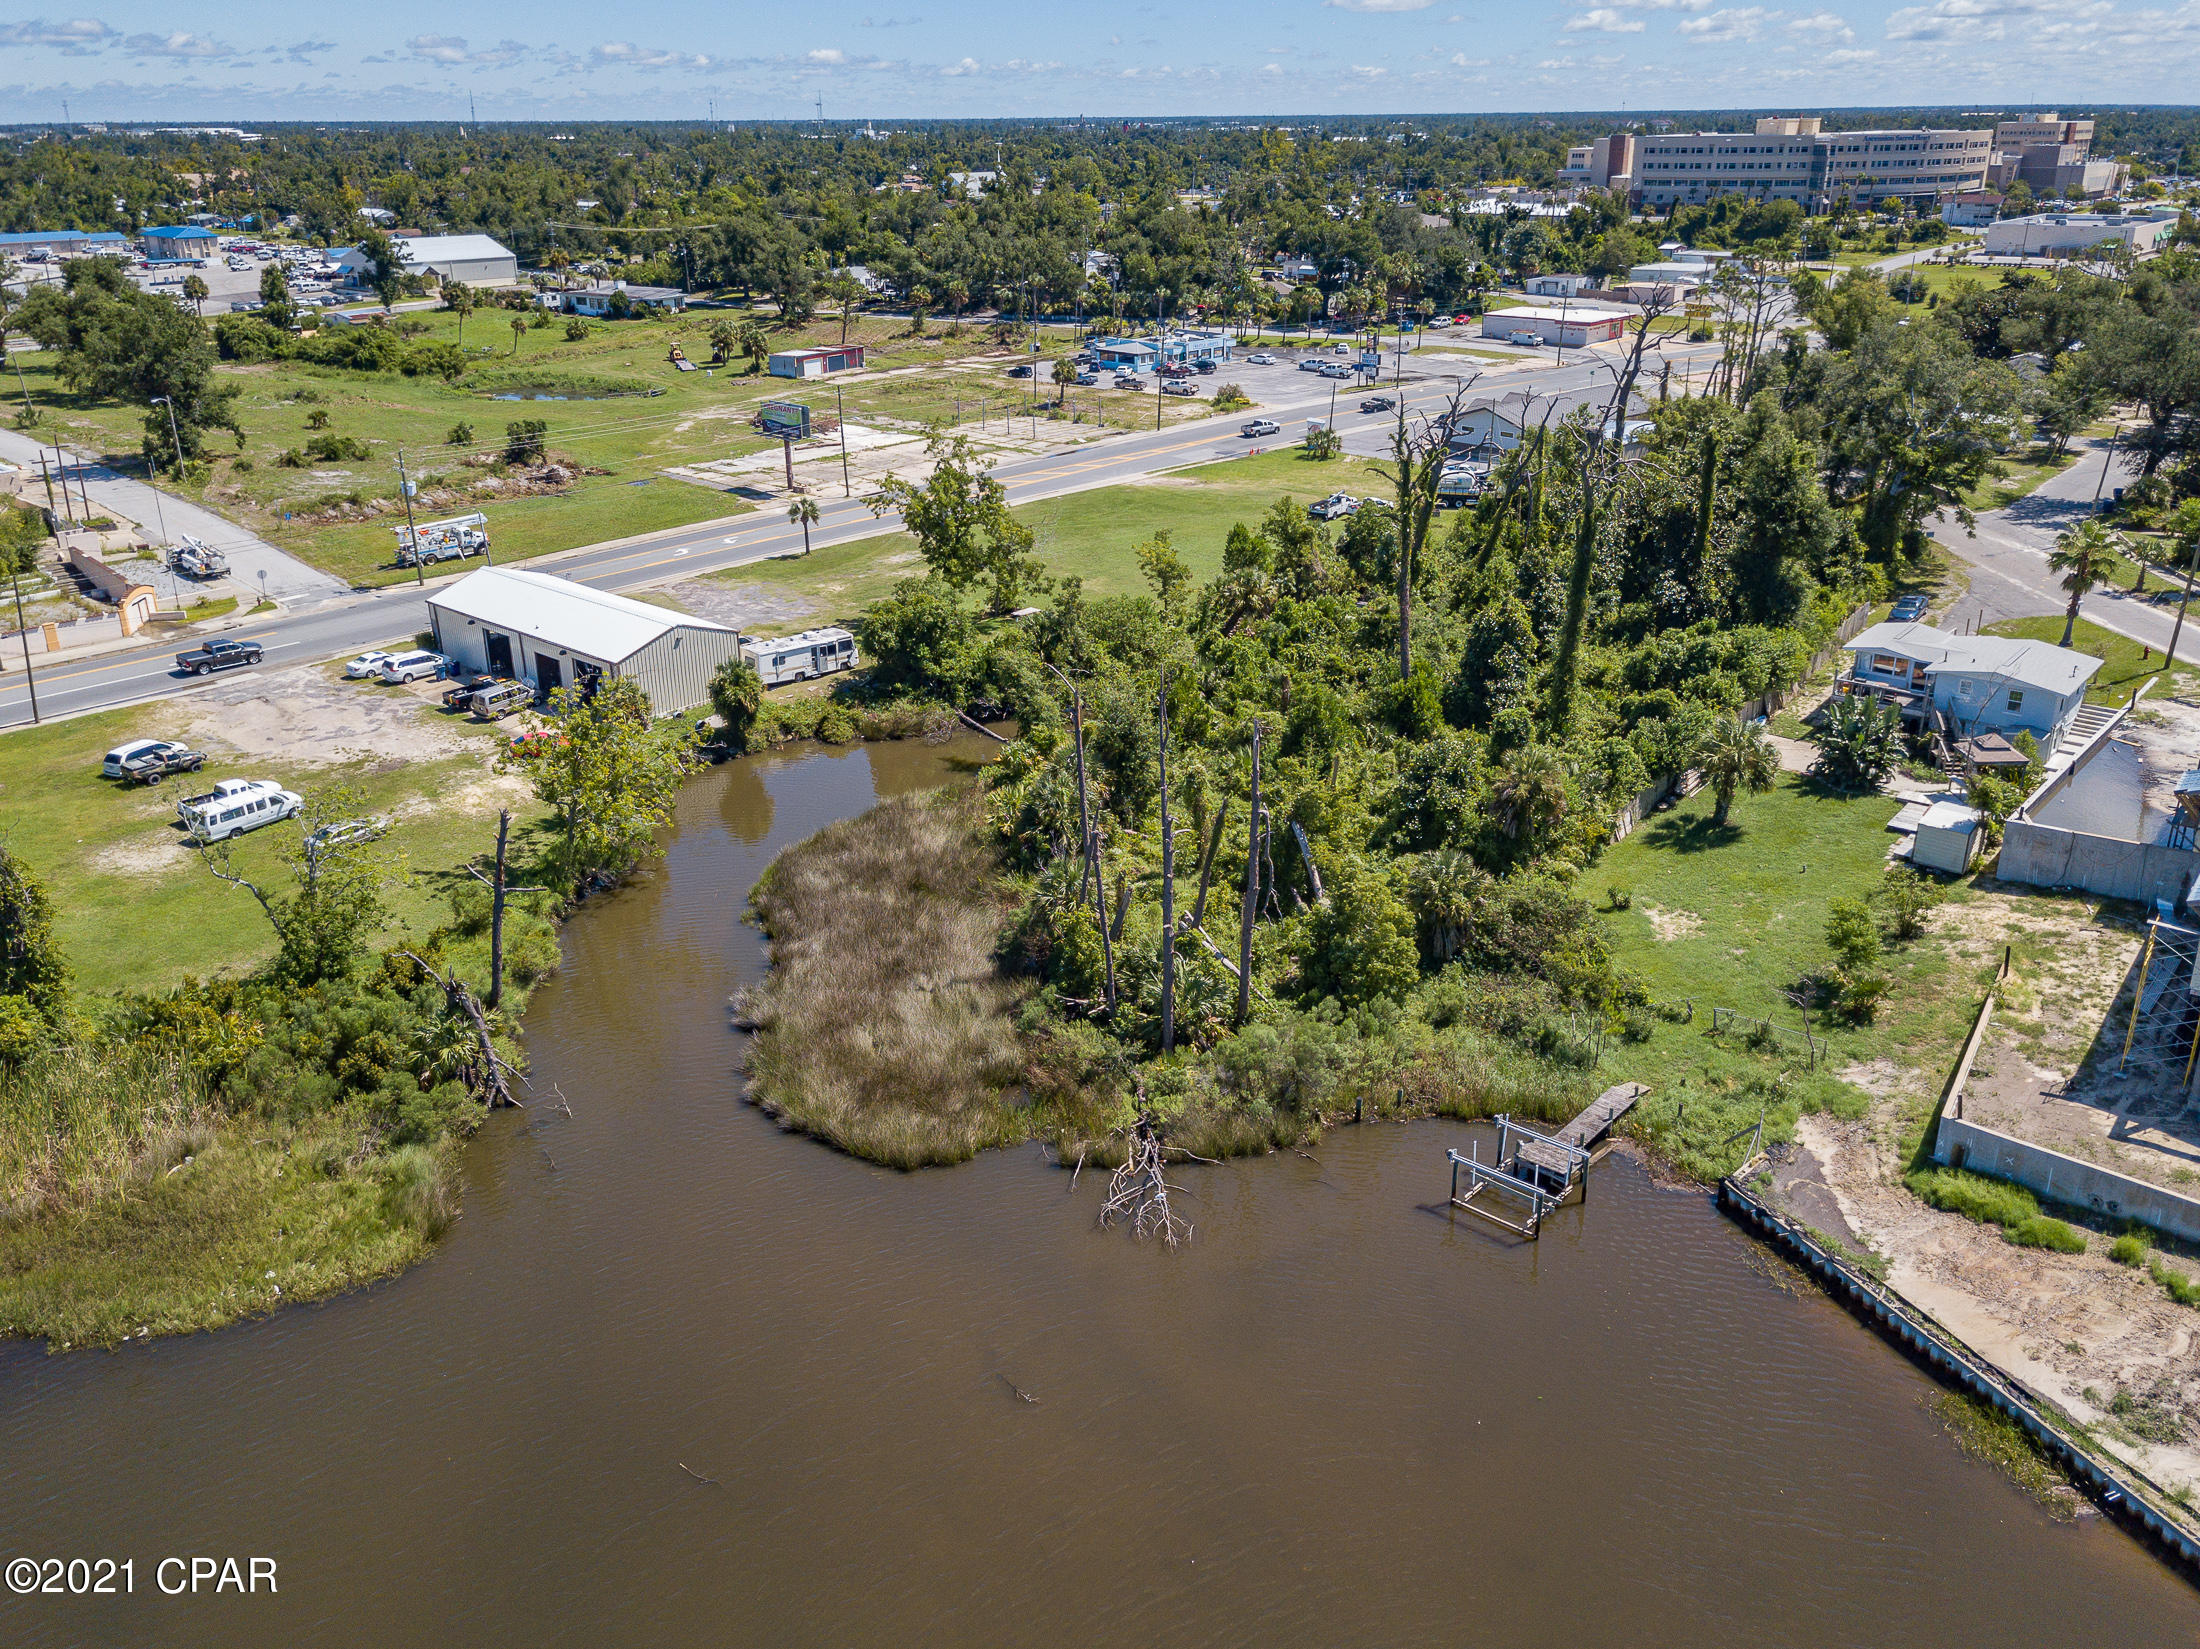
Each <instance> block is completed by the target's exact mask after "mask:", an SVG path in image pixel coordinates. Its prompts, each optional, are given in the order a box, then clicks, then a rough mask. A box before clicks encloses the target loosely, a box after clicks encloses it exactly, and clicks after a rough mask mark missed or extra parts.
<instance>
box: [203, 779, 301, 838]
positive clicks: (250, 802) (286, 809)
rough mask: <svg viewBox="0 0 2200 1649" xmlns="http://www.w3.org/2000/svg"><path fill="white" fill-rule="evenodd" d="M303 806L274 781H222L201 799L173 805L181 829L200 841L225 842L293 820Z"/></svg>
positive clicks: (289, 792)
mask: <svg viewBox="0 0 2200 1649" xmlns="http://www.w3.org/2000/svg"><path fill="white" fill-rule="evenodd" d="M304 806H305V803H304V802H302V801H300V800H299V798H298V796H297V794H296V793H295V792H293V791H289V790H285V789H284V788H283V787H282V786H281V785H279V784H277V783H276V782H275V781H274V780H273V779H224V780H222V781H221V783H219V784H217V785H216V786H214V788H213V789H212V790H209V791H208V792H207V793H206V794H205V795H203V796H192V797H190V798H188V799H187V800H184V801H180V802H178V803H176V816H177V817H178V818H180V819H182V820H183V827H184V829H186V830H188V831H189V832H190V833H191V835H192V836H193V837H194V838H195V839H196V840H198V841H201V842H221V841H227V840H228V839H229V838H230V837H232V836H242V835H243V834H244V833H245V832H246V831H248V830H257V829H259V828H260V826H262V825H270V824H273V823H274V822H275V821H276V820H277V819H289V818H295V817H296V816H297V814H298V812H299V810H300V809H301V808H303V807H304Z"/></svg>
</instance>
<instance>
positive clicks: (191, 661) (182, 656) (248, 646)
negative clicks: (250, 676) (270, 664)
mask: <svg viewBox="0 0 2200 1649" xmlns="http://www.w3.org/2000/svg"><path fill="white" fill-rule="evenodd" d="M266 657H267V654H266V653H265V652H263V651H262V650H261V648H260V644H259V643H258V642H256V641H210V642H208V643H207V644H206V645H205V646H204V647H194V648H192V649H191V651H189V652H188V653H178V654H177V655H176V668H177V669H179V670H188V671H190V672H191V674H193V675H194V676H204V675H211V674H212V673H213V672H214V671H216V670H233V669H235V668H236V667H237V666H238V665H240V664H258V663H259V662H260V661H261V660H262V659H264V658H266Z"/></svg>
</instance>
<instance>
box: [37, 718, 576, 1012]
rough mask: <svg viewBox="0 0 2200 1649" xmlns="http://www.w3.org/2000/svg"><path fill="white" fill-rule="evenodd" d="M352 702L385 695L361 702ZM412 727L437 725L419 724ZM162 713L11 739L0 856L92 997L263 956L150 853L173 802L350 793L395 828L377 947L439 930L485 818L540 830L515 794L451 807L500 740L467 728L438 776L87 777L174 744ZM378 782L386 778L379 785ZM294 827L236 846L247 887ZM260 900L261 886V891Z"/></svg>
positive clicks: (235, 919) (237, 896)
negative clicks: (246, 781)
mask: <svg viewBox="0 0 2200 1649" xmlns="http://www.w3.org/2000/svg"><path fill="white" fill-rule="evenodd" d="M357 690H358V691H360V692H363V693H371V692H388V693H396V692H398V691H400V689H396V688H375V687H369V686H360V687H359V688H358V689H357ZM422 713H423V714H425V715H430V716H439V715H440V714H441V713H440V712H439V711H437V710H434V709H432V708H426V707H424V708H423V712H422ZM176 721H177V716H176V709H175V706H173V705H167V704H150V705H138V706H133V707H130V708H127V709H121V710H111V711H107V712H105V713H104V714H101V715H96V716H84V717H80V718H77V719H76V720H73V721H64V722H55V723H51V724H49V725H47V726H45V727H38V728H28V729H23V730H19V731H16V732H11V733H9V734H8V735H7V739H6V745H5V748H6V752H7V760H6V763H5V767H4V774H5V776H4V777H0V840H4V841H5V842H6V843H7V845H8V847H9V849H10V851H12V852H14V853H15V854H17V855H18V856H19V857H21V858H22V859H23V860H24V861H25V862H26V863H27V864H28V865H29V866H30V868H31V869H32V871H33V872H34V873H35V874H36V875H37V876H38V878H39V879H40V881H42V882H43V883H44V884H45V887H46V891H47V893H48V894H49V895H50V896H51V898H52V900H53V903H54V909H55V919H56V925H57V927H58V930H59V933H60V936H61V942H62V945H63V948H64V949H65V950H66V951H67V953H68V956H69V959H70V962H71V964H72V965H73V966H74V967H75V969H76V976H77V982H78V984H79V985H80V986H81V987H82V988H84V989H86V990H89V991H93V992H103V991H115V990H123V989H157V988H162V987H165V986H168V985H172V984H174V983H175V982H177V981H178V980H179V979H181V978H182V977H183V976H184V975H185V974H197V975H200V976H206V975H211V974H219V973H242V972H244V971H246V970H248V969H249V968H251V967H252V966H254V965H255V964H257V963H258V962H260V961H261V960H263V959H264V958H265V957H267V956H269V955H271V954H272V953H273V951H274V937H273V934H272V932H271V930H270V929H269V927H268V924H267V919H266V917H265V916H263V915H262V914H261V912H260V909H259V906H258V905H257V904H255V903H254V902H253V899H252V896H251V895H250V894H248V893H246V892H244V891H243V890H242V889H238V888H232V887H230V886H228V885H227V884H225V883H222V882H218V881H216V880H215V879H214V877H213V876H212V875H211V874H209V873H208V872H207V871H206V870H205V869H203V868H202V867H201V866H200V864H199V863H198V856H197V853H196V852H195V851H194V850H191V849H188V848H183V849H177V850H173V851H172V852H163V851H161V850H162V848H163V846H164V844H165V843H166V842H167V841H168V840H170V839H171V838H174V837H175V836H176V834H177V833H176V832H175V831H174V830H173V829H172V825H173V821H174V818H175V802H176V799H177V798H178V797H180V796H186V795H196V794H198V793H200V792H201V791H204V790H206V789H208V788H210V787H211V785H212V784H213V782H214V781H215V780H217V779H224V778H267V779H279V780H281V781H282V782H283V783H284V784H285V785H286V786H287V787H289V788H290V789H292V790H295V791H297V792H298V793H299V794H301V795H303V796H306V797H307V798H308V799H309V800H310V799H311V797H312V795H313V794H314V792H316V791H317V790H320V789H322V788H324V787H327V786H330V785H335V784H350V785H354V786H356V787H357V788H358V789H359V790H360V791H361V792H362V793H363V794H364V796H365V798H366V805H367V808H368V810H369V811H370V812H374V813H378V814H387V815H393V816H394V817H395V821H396V822H395V824H394V825H393V827H392V829H391V830H390V833H389V835H388V836H387V837H386V838H385V847H386V848H387V850H388V852H389V855H390V858H391V862H392V868H393V870H394V871H395V875H394V877H393V880H392V882H391V884H390V886H389V887H388V889H387V890H386V897H387V900H388V903H389V909H390V919H391V920H390V928H389V930H387V931H386V932H385V933H384V934H382V935H380V936H378V937H377V939H376V940H375V941H374V942H375V943H377V944H389V943H393V942H395V940H396V938H397V935H398V934H399V932H401V931H422V930H425V929H426V928H429V927H432V926H434V925H436V924H437V923H439V922H441V921H443V920H445V919H446V917H447V914H448V905H447V903H446V891H447V889H448V887H449V885H450V883H451V881H452V877H453V872H452V869H451V867H453V866H454V865H457V864H459V863H461V862H462V861H463V860H465V859H466V858H467V857H468V856H470V855H474V854H479V853H482V852H485V851H490V852H493V850H494V845H495V840H496V812H495V809H496V806H497V805H498V803H499V801H502V802H503V803H504V804H505V805H509V806H511V807H512V810H513V813H514V817H515V820H516V821H522V822H524V824H525V825H526V826H528V827H531V826H532V825H533V823H534V821H535V820H536V819H538V818H539V817H540V814H541V810H540V808H539V807H538V806H537V804H536V803H535V802H534V801H533V800H532V799H531V798H530V797H528V796H526V795H525V794H524V793H521V794H519V795H516V796H505V795H502V794H501V792H500V793H499V794H498V796H497V798H496V799H492V800H489V801H488V802H487V803H486V809H487V810H486V811H483V810H482V804H481V802H480V801H479V799H478V793H477V797H476V798H474V799H472V805H468V803H467V802H463V801H462V802H458V803H455V804H454V801H453V799H452V798H453V792H456V791H460V790H462V789H464V788H466V787H468V786H471V785H478V784H479V783H480V782H481V781H482V780H484V779H485V778H487V777H488V773H487V768H486V762H487V759H488V757H489V756H490V754H491V753H492V751H493V750H494V749H495V747H496V740H497V738H498V734H497V733H496V732H495V731H494V730H492V729H487V728H482V729H478V730H472V728H471V724H469V723H465V722H459V723H456V724H455V725H458V726H461V727H467V728H469V730H470V736H471V737H472V739H473V742H474V743H476V744H477V745H478V746H479V753H478V754H474V753H461V754H458V755H453V756H447V757H444V758H442V759H441V760H437V761H430V762H414V763H401V764H388V763H379V762H373V761H361V762H356V763H351V764H347V765H343V766H334V767H310V768H308V767H302V766H293V765H288V764H285V763H283V762H280V761H269V760H266V759H264V758H242V759H238V760H234V761H230V760H220V761H212V762H209V763H208V764H207V766H206V768H205V770H204V771H203V772H200V773H196V774H187V775H183V776H181V777H178V778H173V779H168V780H164V781H163V782H161V783H160V784H157V785H153V786H151V787H149V788H146V789H137V788H132V789H129V790H124V789H121V788H119V787H118V786H117V785H115V784H114V783H113V782H111V781H109V780H107V779H104V778H102V777H100V775H99V760H100V756H101V755H102V754H103V753H104V752H105V751H107V750H110V749H112V748H113V747H114V746H116V745H118V744H121V743H123V742H125V741H126V740H129V739H133V738H150V737H161V736H173V735H174V732H175V728H176ZM384 767H386V768H387V769H388V770H387V771H378V769H380V768H384ZM296 833H297V827H296V826H295V825H290V824H277V825H273V826H270V827H268V828H267V829H265V830H260V831H256V832H254V833H253V834H252V835H250V836H246V837H241V838H239V839H238V848H237V854H236V858H237V864H238V868H239V869H240V870H241V871H242V872H243V873H244V874H245V875H247V876H251V877H254V878H255V879H257V878H258V877H260V876H262V875H266V876H270V877H276V878H280V877H281V875H282V874H283V873H282V870H281V867H280V865H279V863H278V855H277V849H278V846H279V845H280V844H281V843H282V842H283V841H284V840H286V839H287V840H291V841H295V840H296ZM262 885H267V884H264V883H263V884H262Z"/></svg>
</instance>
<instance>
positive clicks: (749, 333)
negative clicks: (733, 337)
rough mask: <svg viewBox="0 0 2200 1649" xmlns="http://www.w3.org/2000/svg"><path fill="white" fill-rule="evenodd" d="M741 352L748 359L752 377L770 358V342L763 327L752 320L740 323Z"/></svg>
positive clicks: (762, 368) (761, 369) (760, 370)
mask: <svg viewBox="0 0 2200 1649" xmlns="http://www.w3.org/2000/svg"><path fill="white" fill-rule="evenodd" d="M741 353H742V354H743V355H744V356H745V357H747V359H748V363H749V374H750V376H752V377H753V376H755V375H756V374H757V373H759V372H762V371H763V370H764V363H765V362H766V361H768V360H770V359H771V353H772V346H771V342H770V340H769V339H767V338H766V337H765V336H764V329H763V327H761V326H759V325H758V324H757V323H756V322H754V321H743V322H742V323H741Z"/></svg>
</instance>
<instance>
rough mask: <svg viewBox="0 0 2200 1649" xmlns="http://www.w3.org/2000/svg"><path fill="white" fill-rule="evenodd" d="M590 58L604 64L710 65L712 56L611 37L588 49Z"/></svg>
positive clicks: (650, 66) (635, 66)
mask: <svg viewBox="0 0 2200 1649" xmlns="http://www.w3.org/2000/svg"><path fill="white" fill-rule="evenodd" d="M588 56H589V60H590V61H591V62H593V63H595V64H596V65H597V66H598V67H600V68H612V67H617V68H630V69H678V68H687V69H707V68H709V67H710V59H709V58H707V57H704V56H701V55H699V54H697V53H693V52H678V51H670V50H667V49H665V48H664V47H661V46H637V45H635V44H634V42H633V41H631V40H607V41H605V42H604V43H603V44H602V45H600V46H591V47H589V49H588Z"/></svg>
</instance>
